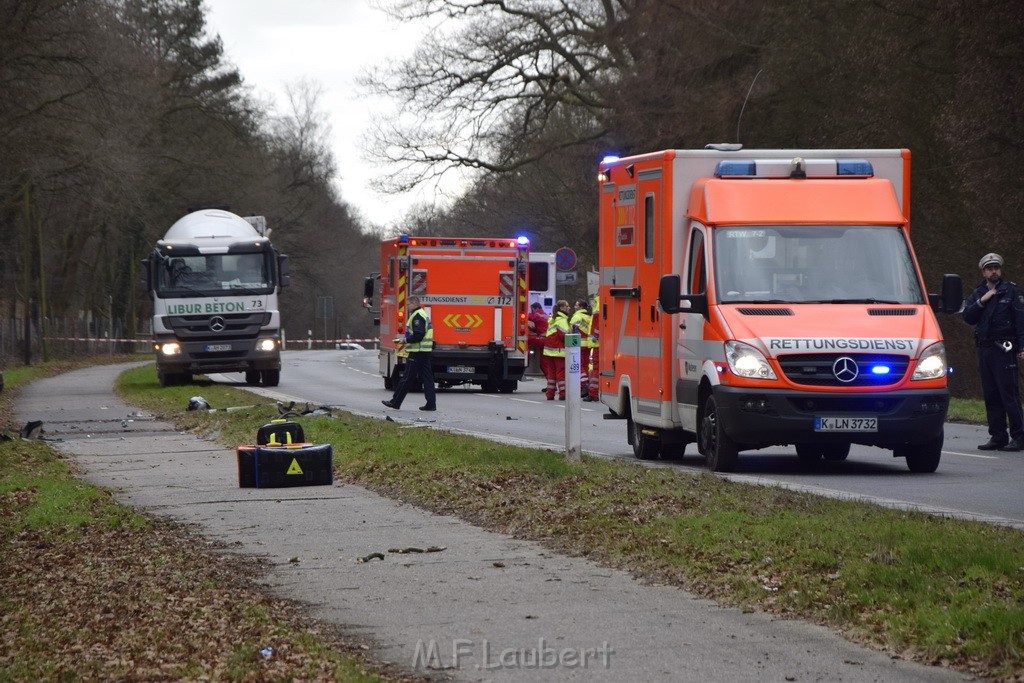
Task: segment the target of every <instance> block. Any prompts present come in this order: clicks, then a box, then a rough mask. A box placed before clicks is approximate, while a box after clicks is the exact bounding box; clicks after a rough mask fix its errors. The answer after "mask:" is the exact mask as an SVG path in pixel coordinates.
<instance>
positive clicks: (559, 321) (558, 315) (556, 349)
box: [544, 311, 569, 358]
mask: <svg viewBox="0 0 1024 683" xmlns="http://www.w3.org/2000/svg"><path fill="white" fill-rule="evenodd" d="M567 334H569V316H567V315H566V314H565V313H563V312H562V311H555V312H554V313H553V314H552V316H551V319H550V320H548V331H547V337H548V339H547V340H546V341H547V343H548V344H551V346H545V347H544V355H545V356H553V357H555V358H565V335H567ZM551 337H555V339H551Z"/></svg>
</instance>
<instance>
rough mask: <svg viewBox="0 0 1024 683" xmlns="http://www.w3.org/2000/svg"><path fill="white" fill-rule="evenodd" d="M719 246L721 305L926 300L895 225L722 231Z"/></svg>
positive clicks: (717, 268)
mask: <svg viewBox="0 0 1024 683" xmlns="http://www.w3.org/2000/svg"><path fill="white" fill-rule="evenodd" d="M714 245H715V246H714V249H715V252H714V253H715V291H716V292H717V298H718V301H719V303H812V302H813V303H821V302H827V303H894V304H923V303H925V301H924V295H923V293H922V291H921V285H920V280H919V279H918V275H917V269H916V268H915V266H914V260H913V258H912V257H911V252H910V245H909V244H908V243H907V240H906V238H905V236H904V232H903V230H901V229H900V228H899V227H897V226H877V225H772V226H758V227H753V226H745V227H742V228H740V227H736V228H732V227H729V228H716V229H715V231H714Z"/></svg>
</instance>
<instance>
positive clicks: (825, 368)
mask: <svg viewBox="0 0 1024 683" xmlns="http://www.w3.org/2000/svg"><path fill="white" fill-rule="evenodd" d="M840 358H846V359H852V360H853V361H854V363H855V364H856V368H855V370H856V374H855V375H854V373H853V372H852V371H851V370H853V368H852V366H851V365H850V364H849V363H848V362H844V363H842V364H837V363H836V361H838V360H839V359H840ZM779 365H780V366H781V368H782V372H783V373H784V374H785V375H786V377H787V378H788V379H789V380H790V381H791V382H793V383H794V384H803V385H809V386H817V387H881V386H888V385H891V384H896V383H897V382H899V381H900V380H902V379H903V377H904V375H906V374H907V368H908V367H909V366H910V357H909V356H900V355H896V354H863V353H794V354H789V355H785V356H779ZM876 369H877V370H878V371H877V372H875V371H874V370H876ZM882 369H884V372H883V371H882ZM837 371H838V372H839V375H840V376H839V377H837V376H836V373H837ZM850 377H852V379H848V378H850ZM844 380H848V381H844Z"/></svg>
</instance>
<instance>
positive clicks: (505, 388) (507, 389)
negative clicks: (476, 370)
mask: <svg viewBox="0 0 1024 683" xmlns="http://www.w3.org/2000/svg"><path fill="white" fill-rule="evenodd" d="M518 387H519V382H517V381H516V380H514V379H509V380H502V381H501V383H500V384H499V385H498V391H499V392H501V393H503V394H511V393H512V392H514V391H515V390H516V389H517V388H518Z"/></svg>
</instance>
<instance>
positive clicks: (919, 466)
mask: <svg viewBox="0 0 1024 683" xmlns="http://www.w3.org/2000/svg"><path fill="white" fill-rule="evenodd" d="M942 441H943V435H942V434H939V435H938V436H937V437H936V438H934V439H932V440H931V441H929V442H927V443H923V444H920V445H918V446H901V447H899V448H896V449H893V452H892V454H893V455H895V456H896V457H897V458H906V459H907V468H908V469H909V470H910V471H911V472H922V473H925V474H928V473H931V472H934V471H935V470H937V469H939V460H940V459H941V458H942Z"/></svg>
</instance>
